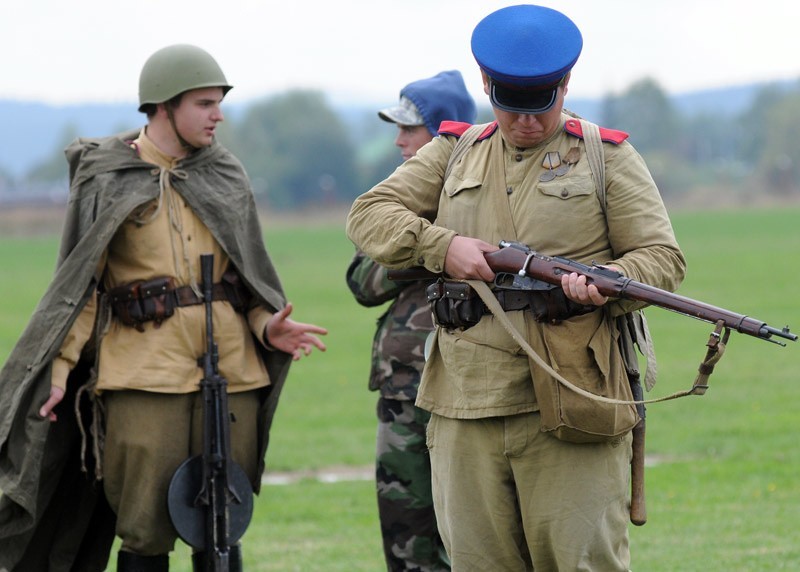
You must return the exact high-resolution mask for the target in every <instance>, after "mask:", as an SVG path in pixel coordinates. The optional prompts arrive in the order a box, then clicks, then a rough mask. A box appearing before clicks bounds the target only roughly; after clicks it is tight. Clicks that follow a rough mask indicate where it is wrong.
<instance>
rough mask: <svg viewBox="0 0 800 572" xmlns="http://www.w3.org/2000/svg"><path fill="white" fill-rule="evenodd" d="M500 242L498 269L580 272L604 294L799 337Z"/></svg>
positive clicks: (495, 258)
mask: <svg viewBox="0 0 800 572" xmlns="http://www.w3.org/2000/svg"><path fill="white" fill-rule="evenodd" d="M500 246H501V247H502V248H500V250H497V251H495V252H489V253H486V260H487V262H488V263H489V267H490V268H491V269H492V270H493V271H494V272H495V273H499V272H507V273H514V274H519V275H528V276H531V277H532V278H535V279H538V280H542V281H543V282H547V283H549V284H561V276H563V275H564V274H570V273H572V272H577V273H578V274H583V275H584V276H586V283H587V284H594V285H595V287H597V290H598V292H600V293H601V294H602V295H604V296H609V297H612V298H625V299H628V300H637V301H639V302H646V303H647V304H650V305H652V306H658V307H660V308H665V309H667V310H672V311H674V312H678V313H679V314H684V315H686V316H691V317H693V318H697V319H698V320H702V321H704V322H709V323H711V324H716V323H718V322H720V321H722V322H723V325H724V327H726V328H728V329H731V330H735V331H737V332H740V333H742V334H747V335H749V336H754V337H756V338H761V339H763V340H770V341H774V340H771V338H772V337H773V336H778V337H780V338H784V339H787V340H790V341H796V340H797V336H796V335H795V334H793V333H791V332H790V331H789V327H788V326H787V327H784V328H783V329H778V328H773V327H771V326H768V325H767V324H766V322H763V321H761V320H757V319H755V318H751V317H749V316H745V315H742V314H737V313H735V312H731V311H729V310H725V309H723V308H718V307H716V306H712V305H710V304H706V303H704V302H700V301H698V300H693V299H691V298H687V297H685V296H680V295H678V294H674V293H672V292H669V291H667V290H662V289H660V288H656V287H654V286H649V285H647V284H644V283H642V282H637V281H636V280H632V279H630V278H626V277H625V276H623V275H622V274H620V273H619V272H616V271H614V270H610V269H608V268H604V267H602V266H598V265H596V264H594V265H592V266H587V265H586V264H581V263H580V262H576V261H574V260H570V259H569V258H562V257H558V256H553V257H551V256H545V255H542V254H539V253H537V252H535V251H532V250H530V249H529V248H528V247H527V246H525V245H523V244H520V243H513V242H505V241H504V242H501V243H500ZM775 343H780V342H775Z"/></svg>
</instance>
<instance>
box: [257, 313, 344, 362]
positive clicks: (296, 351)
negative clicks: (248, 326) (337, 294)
mask: <svg viewBox="0 0 800 572" xmlns="http://www.w3.org/2000/svg"><path fill="white" fill-rule="evenodd" d="M291 313H292V304H291V303H288V304H286V306H285V307H284V308H283V309H281V310H280V311H278V312H277V313H275V315H273V316H272V318H270V320H269V322H267V328H266V331H265V332H264V333H265V338H266V342H267V344H269V345H270V346H272V347H274V348H275V349H277V350H280V351H282V352H286V353H287V354H291V355H292V359H293V360H295V361H297V360H299V359H300V358H301V357H302V356H303V355H309V354H310V353H311V351H312V349H313V348H314V347H316V348H317V349H318V350H319V351H322V352H324V351H325V350H326V349H327V348H326V347H325V344H324V343H322V340H320V339H319V338H318V337H317V336H315V335H314V334H319V335H325V334H327V333H328V330H326V329H325V328H322V327H320V326H315V325H314V324H304V323H301V322H295V321H294V320H290V319H289V315H290V314H291Z"/></svg>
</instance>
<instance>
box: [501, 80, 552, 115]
mask: <svg viewBox="0 0 800 572" xmlns="http://www.w3.org/2000/svg"><path fill="white" fill-rule="evenodd" d="M560 85H561V82H560V81H559V82H558V83H556V84H555V85H552V86H548V87H545V88H541V87H535V88H532V87H520V86H512V85H508V84H502V83H497V82H496V81H494V80H492V79H490V80H489V99H490V100H491V102H492V105H493V106H494V107H497V108H498V109H502V110H503V111H510V112H511V113H528V114H536V113H544V112H545V111H547V110H548V109H550V108H551V107H553V104H555V102H556V96H557V95H558V86H560Z"/></svg>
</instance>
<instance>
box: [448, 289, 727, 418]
mask: <svg viewBox="0 0 800 572" xmlns="http://www.w3.org/2000/svg"><path fill="white" fill-rule="evenodd" d="M464 282H466V283H467V284H469V285H470V286H472V288H473V289H474V290H475V291H476V292H477V293H478V296H480V297H481V300H483V302H484V304H486V307H487V308H489V310H490V311H491V312H492V314H493V315H494V317H495V318H497V319H498V320H500V323H501V324H502V325H503V327H504V328H505V329H506V331H507V332H508V333H509V335H511V337H512V338H514V341H516V342H517V343H518V344H519V346H520V347H521V348H522V349H523V350H525V353H526V354H528V356H530V358H531V359H532V360H533V361H535V362H536V363H538V364H539V365H540V366H541V367H542V368H543V369H544V370H545V371H546V372H547V373H549V374H550V375H551V376H553V378H554V379H555V380H556V381H558V382H559V383H560V384H561V385H563V386H564V387H566V388H567V389H569V390H571V391H574V392H575V393H578V394H580V395H583V396H584V397H586V398H588V399H593V400H594V401H601V402H603V403H612V404H615V405H639V404H644V405H646V404H648V403H658V402H660V401H669V400H672V399H677V398H678V397H685V396H687V395H702V394H703V393H705V390H706V389H707V388H708V384H707V383H706V382H707V381H708V376H710V375H711V372H712V371H713V370H714V365H715V364H716V363H717V362H718V361H719V359H720V358H721V357H722V354H723V353H724V351H725V344H726V342H727V341H728V336H729V335H730V330H728V329H727V328H725V334H724V335H722V336H720V332H721V330H722V328H723V325H722V323H721V322H720V323H718V324H717V329H716V330H715V332H714V333H712V334H711V337H710V338H709V341H708V344H707V345H708V352H707V353H706V359H705V360H704V361H703V363H702V364H701V365H700V374H699V375H698V376H697V379H695V382H694V385H692V387H691V388H690V389H687V390H685V391H677V392H675V393H672V394H670V395H665V396H664V397H658V398H655V399H644V400H641V401H628V400H626V399H611V398H610V397H605V396H603V395H597V394H594V393H591V392H589V391H586V390H585V389H582V388H580V387H578V386H576V385H575V384H574V383H572V382H570V381H569V380H567V379H566V378H564V377H563V376H562V375H561V374H559V373H558V372H557V371H556V370H554V369H553V368H552V367H550V365H549V364H548V363H547V362H546V361H544V360H543V359H542V358H541V357H540V356H539V354H537V353H536V351H534V349H533V348H532V347H531V346H530V344H529V343H528V341H527V340H526V339H525V336H523V335H522V334H520V333H519V331H518V330H517V329H516V328H515V327H514V324H512V323H511V320H509V319H508V316H506V313H505V311H504V310H503V308H502V307H501V306H500V303H499V302H498V301H497V298H495V296H494V294H493V293H492V291H491V289H490V288H489V285H488V284H486V282H483V281H481V280H464Z"/></svg>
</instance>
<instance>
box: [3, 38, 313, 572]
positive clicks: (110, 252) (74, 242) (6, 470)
mask: <svg viewBox="0 0 800 572" xmlns="http://www.w3.org/2000/svg"><path fill="white" fill-rule="evenodd" d="M230 89H231V86H230V85H229V83H228V81H227V80H226V78H225V76H224V75H223V73H222V70H221V69H220V67H219V66H218V65H217V63H216V61H215V60H214V59H213V58H212V57H211V55H209V54H208V53H207V52H205V51H204V50H202V49H200V48H197V47H195V46H189V45H174V46H168V47H166V48H163V49H162V50H159V51H157V52H156V53H154V54H153V55H152V56H151V57H150V58H149V59H148V60H147V61H146V63H145V64H144V67H143V69H142V72H141V80H140V89H139V97H140V110H141V111H142V112H144V113H146V115H147V124H146V125H145V126H144V127H143V128H142V129H139V130H134V131H129V132H125V133H120V134H117V135H114V136H111V137H105V138H98V139H77V140H76V141H74V142H73V143H71V144H70V145H69V147H68V148H67V150H66V154H67V160H68V163H69V171H70V202H69V209H68V214H67V219H66V223H65V225H64V230H63V236H62V242H61V248H60V255H59V259H58V265H57V271H56V274H55V276H54V278H53V281H52V282H51V284H50V286H49V288H48V290H47V292H46V293H45V295H44V297H43V299H42V301H41V303H40V305H39V307H38V308H37V312H36V313H35V314H34V316H33V318H32V319H31V322H30V324H29V326H28V328H27V329H26V331H25V332H24V333H23V335H22V337H21V339H20V341H19V342H18V343H17V345H16V347H15V349H14V350H13V352H12V354H11V356H10V358H9V360H8V362H7V363H6V364H5V366H4V367H3V369H2V371H0V401H2V402H3V403H4V404H6V406H5V407H4V409H3V411H2V412H0V427H1V428H0V490H2V491H3V496H2V497H0V569H2V570H20V571H22V570H49V569H58V570H61V569H64V570H67V569H69V570H104V569H105V566H106V563H107V560H108V558H109V551H110V548H111V543H112V541H113V540H114V537H115V536H117V537H119V539H120V540H121V546H120V551H119V553H118V560H117V570H119V571H121V572H125V571H133V570H135V571H148V570H154V571H166V570H168V568H169V553H170V552H171V551H172V550H173V548H174V545H175V541H176V540H177V531H176V528H175V526H174V525H173V523H172V521H171V518H170V515H169V513H168V508H167V505H168V503H167V498H168V487H169V484H170V480H171V479H172V476H173V475H174V474H175V473H176V469H178V467H179V465H181V463H183V461H185V460H186V459H187V458H189V457H192V456H195V455H198V454H199V453H201V452H202V445H203V423H202V411H203V399H202V393H201V392H200V391H198V389H199V383H200V381H201V379H202V378H203V376H204V371H203V369H202V367H198V358H199V357H201V356H203V355H204V354H205V353H206V350H207V348H208V346H207V345H206V341H207V340H206V339H205V335H204V332H205V325H206V322H205V311H204V306H205V304H204V299H203V292H202V289H201V283H200V282H201V280H200V279H201V273H200V255H201V254H213V255H214V258H213V260H214V265H213V270H212V278H213V282H214V286H213V288H212V292H213V295H212V303H211V306H212V309H213V325H214V338H215V341H216V344H217V349H218V352H217V353H218V371H219V374H220V375H221V376H222V377H223V378H224V379H225V380H227V393H228V408H229V411H230V427H229V432H230V440H231V447H230V456H231V457H232V461H233V462H235V463H236V464H237V465H238V466H239V467H241V469H242V470H243V473H244V474H246V479H245V480H246V481H249V485H250V486H252V488H253V490H254V491H256V492H257V491H258V490H259V487H260V480H261V474H262V472H263V470H264V458H265V453H266V446H267V441H268V435H269V428H270V424H271V420H272V416H273V414H274V411H275V407H276V405H277V399H278V396H279V394H280V391H281V387H282V385H283V383H284V381H285V379H286V375H287V372H288V367H289V364H290V363H291V362H292V361H293V360H298V359H300V358H301V357H302V356H303V355H308V354H310V353H311V352H312V350H313V348H318V349H319V350H324V349H325V345H324V344H323V342H322V341H321V340H320V339H319V337H318V335H321V334H325V333H327V332H326V330H325V329H324V328H321V327H319V326H316V325H313V324H306V323H301V322H296V321H294V320H292V319H291V318H290V315H291V312H292V305H291V304H290V303H287V301H286V298H285V296H284V293H283V290H282V288H281V284H280V281H279V279H278V276H277V274H276V271H275V268H274V267H273V265H272V262H271V260H270V257H269V255H268V254H267V252H266V250H265V248H264V244H263V240H262V238H261V237H262V234H261V228H260V225H259V221H258V216H257V213H256V209H255V202H254V199H253V194H252V190H251V187H250V183H249V180H248V178H247V175H246V174H245V172H244V170H243V168H242V166H241V164H240V163H239V161H238V160H237V159H236V158H235V157H234V156H233V155H232V154H231V153H230V152H229V151H228V150H227V149H225V148H224V147H223V146H222V145H220V144H219V143H218V142H217V140H216V138H215V132H216V126H217V125H218V124H219V122H221V121H223V119H224V117H223V114H222V110H221V107H220V105H221V103H222V100H223V98H224V97H225V94H226V93H227V92H228V90H230ZM76 414H77V415H76ZM22 458H25V459H27V462H25V463H19V462H18V460H19V459H22ZM82 468H83V471H81V469H82ZM92 469H93V470H92ZM101 480H102V482H100V481H101ZM228 557H229V558H228V562H229V569H230V570H234V571H235V570H241V551H240V547H239V546H238V544H237V545H234V546H232V547H231V548H230V550H229V555H228ZM193 560H194V562H195V568H196V569H198V570H205V564H206V561H207V560H206V555H205V554H203V553H202V552H196V553H195V555H194V556H193Z"/></svg>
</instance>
